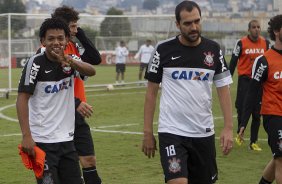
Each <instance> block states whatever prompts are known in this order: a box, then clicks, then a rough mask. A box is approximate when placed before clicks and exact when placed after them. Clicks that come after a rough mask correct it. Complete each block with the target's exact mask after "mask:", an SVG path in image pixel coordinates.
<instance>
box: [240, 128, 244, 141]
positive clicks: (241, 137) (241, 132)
mask: <svg viewBox="0 0 282 184" xmlns="http://www.w3.org/2000/svg"><path fill="white" fill-rule="evenodd" d="M244 131H245V127H243V126H242V127H241V128H240V131H239V138H240V139H241V141H242V142H243V141H244Z"/></svg>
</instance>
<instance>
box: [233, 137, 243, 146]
mask: <svg viewBox="0 0 282 184" xmlns="http://www.w3.org/2000/svg"><path fill="white" fill-rule="evenodd" d="M235 142H236V143H237V145H238V146H241V145H242V144H243V142H244V141H243V140H242V139H241V138H240V136H239V134H237V136H236V138H235Z"/></svg>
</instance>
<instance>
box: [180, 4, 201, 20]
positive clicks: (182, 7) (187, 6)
mask: <svg viewBox="0 0 282 184" xmlns="http://www.w3.org/2000/svg"><path fill="white" fill-rule="evenodd" d="M193 8H197V9H198V11H199V14H200V16H201V9H200V7H199V5H198V4H197V3H195V2H194V1H182V2H181V3H179V4H178V5H177V6H176V8H175V18H176V21H177V22H178V23H179V22H180V12H181V11H182V10H187V11H188V12H191V11H192V10H193Z"/></svg>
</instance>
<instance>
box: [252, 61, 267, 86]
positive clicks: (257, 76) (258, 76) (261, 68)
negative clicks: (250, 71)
mask: <svg viewBox="0 0 282 184" xmlns="http://www.w3.org/2000/svg"><path fill="white" fill-rule="evenodd" d="M266 67H267V66H266V65H263V64H262V63H261V64H260V66H259V68H258V69H257V71H256V73H255V76H254V79H255V80H257V81H258V82H259V81H260V79H261V77H262V74H263V72H264V70H265V69H266Z"/></svg>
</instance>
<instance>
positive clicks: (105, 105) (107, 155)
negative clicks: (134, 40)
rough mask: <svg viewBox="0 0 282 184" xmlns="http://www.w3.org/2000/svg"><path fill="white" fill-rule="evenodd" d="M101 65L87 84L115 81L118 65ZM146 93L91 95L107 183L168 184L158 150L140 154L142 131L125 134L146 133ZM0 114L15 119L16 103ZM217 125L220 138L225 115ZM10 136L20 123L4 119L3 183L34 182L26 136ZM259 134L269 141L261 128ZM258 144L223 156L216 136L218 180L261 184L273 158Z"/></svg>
mask: <svg viewBox="0 0 282 184" xmlns="http://www.w3.org/2000/svg"><path fill="white" fill-rule="evenodd" d="M96 69H97V76H95V77H93V78H90V79H89V80H88V81H87V83H86V84H104V83H113V82H115V69H114V67H109V66H108V67H104V66H97V67H96ZM20 71H21V70H17V71H16V70H15V71H13V73H14V74H13V76H14V81H13V84H17V78H18V76H17V75H16V73H17V74H18V75H20ZM0 75H1V74H0ZM137 75H138V67H128V68H127V72H126V81H128V82H133V81H136V80H137ZM234 79H236V77H235V78H234ZM15 87H16V86H15ZM231 93H232V99H233V101H234V99H235V95H236V80H235V81H234V84H233V85H232V86H231ZM144 95H145V88H139V89H129V90H113V91H106V90H104V91H95V92H88V93H87V100H88V103H89V104H91V105H93V107H94V115H93V116H92V117H91V118H89V119H88V120H87V121H88V122H89V124H90V126H91V127H92V129H93V132H92V133H93V134H92V135H93V139H94V142H95V151H96V155H97V167H98V171H99V174H100V175H101V177H102V179H103V183H104V184H162V183H164V181H163V174H162V169H161V166H160V161H159V160H160V159H159V154H158V153H157V154H156V156H155V158H153V159H148V158H146V157H145V156H144V155H143V153H142V152H141V142H142V135H141V134H134V133H133V134H125V133H122V132H139V133H141V132H142V129H143V104H144ZM213 98H214V103H213V112H214V116H215V117H220V116H221V111H220V107H219V104H218V100H217V94H216V93H215V92H214V95H213ZM15 99H16V96H11V98H9V99H8V100H7V99H4V98H0V108H2V107H5V106H7V105H11V104H14V103H15ZM233 112H234V115H236V111H235V109H233ZM0 113H2V114H4V115H6V116H9V117H11V118H14V119H16V118H17V116H16V109H15V106H12V107H11V108H7V109H4V110H3V111H0ZM157 118H158V110H157V112H156V113H155V120H154V121H155V122H156V121H157ZM114 125H120V126H114ZM126 125H127V126H126ZM106 126H107V127H106ZM215 127H216V136H217V137H218V136H219V134H220V130H221V129H222V127H223V121H222V119H216V120H215ZM236 127H237V121H236V118H234V135H235V129H236ZM97 130H99V131H97ZM154 130H155V132H156V131H157V125H155V126H154ZM107 131H108V132H107ZM110 131H111V132H110ZM11 134H20V128H19V125H18V123H17V122H12V121H8V120H5V119H1V118H0V163H1V167H0V173H1V174H0V184H15V183H17V184H26V183H35V180H34V176H33V174H32V171H29V170H26V169H25V168H24V166H23V165H22V163H21V160H20V156H19V155H18V152H17V145H18V144H19V143H20V141H21V136H20V135H11ZM246 137H249V127H248V128H247V130H246ZM259 138H262V139H266V134H265V132H264V130H263V128H262V126H261V128H260V132H259ZM259 143H260V145H261V146H262V148H263V151H262V152H253V151H250V150H249V149H248V148H247V145H248V140H246V142H245V143H244V145H243V146H241V147H238V146H237V145H234V148H233V150H232V152H231V153H230V155H228V156H224V155H223V154H222V153H221V151H220V147H219V141H218V140H217V141H216V145H217V161H218V168H219V180H218V182H217V184H237V183H241V184H252V183H258V180H259V179H260V177H261V173H262V170H263V168H264V166H265V164H266V163H267V162H268V160H270V159H271V152H270V149H269V148H268V145H267V141H265V140H260V141H259Z"/></svg>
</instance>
